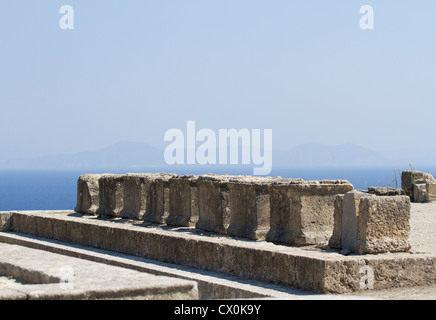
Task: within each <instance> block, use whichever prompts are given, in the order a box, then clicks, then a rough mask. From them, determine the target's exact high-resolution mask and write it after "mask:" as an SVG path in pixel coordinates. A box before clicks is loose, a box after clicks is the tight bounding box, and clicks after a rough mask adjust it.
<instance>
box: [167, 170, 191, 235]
mask: <svg viewBox="0 0 436 320" xmlns="http://www.w3.org/2000/svg"><path fill="white" fill-rule="evenodd" d="M197 178H198V177H197V176H194V175H184V176H175V177H172V178H170V179H169V215H168V217H167V219H166V224H168V225H176V226H180V227H192V226H194V225H195V223H196V222H197V221H198V203H197V196H196V195H197Z"/></svg>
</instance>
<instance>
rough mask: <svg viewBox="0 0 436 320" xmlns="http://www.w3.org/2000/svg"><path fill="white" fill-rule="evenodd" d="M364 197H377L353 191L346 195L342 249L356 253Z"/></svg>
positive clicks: (343, 205) (343, 206)
mask: <svg viewBox="0 0 436 320" xmlns="http://www.w3.org/2000/svg"><path fill="white" fill-rule="evenodd" d="M362 197H375V195H370V194H365V193H363V192H360V191H357V190H353V191H350V192H347V193H346V194H345V195H344V199H343V202H342V218H341V230H342V232H341V248H342V249H348V250H351V251H354V247H355V245H356V241H357V229H358V219H359V204H360V200H361V198H362Z"/></svg>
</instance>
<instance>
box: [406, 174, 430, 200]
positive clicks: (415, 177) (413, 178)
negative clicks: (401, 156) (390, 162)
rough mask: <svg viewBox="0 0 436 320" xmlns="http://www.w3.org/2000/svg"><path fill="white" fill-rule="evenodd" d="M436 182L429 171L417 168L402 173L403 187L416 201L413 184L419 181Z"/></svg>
mask: <svg viewBox="0 0 436 320" xmlns="http://www.w3.org/2000/svg"><path fill="white" fill-rule="evenodd" d="M427 182H428V183H436V181H435V179H434V177H433V176H432V175H431V174H429V173H424V172H421V171H416V170H406V171H403V172H402V173H401V189H403V190H404V191H405V192H406V194H407V195H408V196H409V197H410V199H411V201H412V202H413V201H414V190H413V185H415V184H417V183H427Z"/></svg>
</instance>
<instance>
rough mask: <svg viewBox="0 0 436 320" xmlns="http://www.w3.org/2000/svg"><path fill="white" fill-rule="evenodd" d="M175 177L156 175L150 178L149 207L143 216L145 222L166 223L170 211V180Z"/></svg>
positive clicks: (171, 175)
mask: <svg viewBox="0 0 436 320" xmlns="http://www.w3.org/2000/svg"><path fill="white" fill-rule="evenodd" d="M175 176H176V175H175V174H172V173H156V174H153V175H152V176H151V177H150V180H149V181H150V189H149V193H148V200H149V205H148V206H147V208H146V211H145V214H144V215H143V220H144V221H147V222H153V223H160V224H162V223H165V221H166V219H167V217H168V215H169V211H170V190H169V180H170V179H171V178H173V177H175Z"/></svg>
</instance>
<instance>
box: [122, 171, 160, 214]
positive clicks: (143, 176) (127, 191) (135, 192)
mask: <svg viewBox="0 0 436 320" xmlns="http://www.w3.org/2000/svg"><path fill="white" fill-rule="evenodd" d="M152 177H153V174H151V173H128V174H126V175H124V176H123V178H122V184H123V193H124V195H123V197H124V199H123V209H122V210H121V212H120V216H121V217H123V218H129V219H138V220H142V217H143V216H144V214H145V212H146V209H147V206H148V205H149V197H148V194H149V192H150V181H151V179H152Z"/></svg>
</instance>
